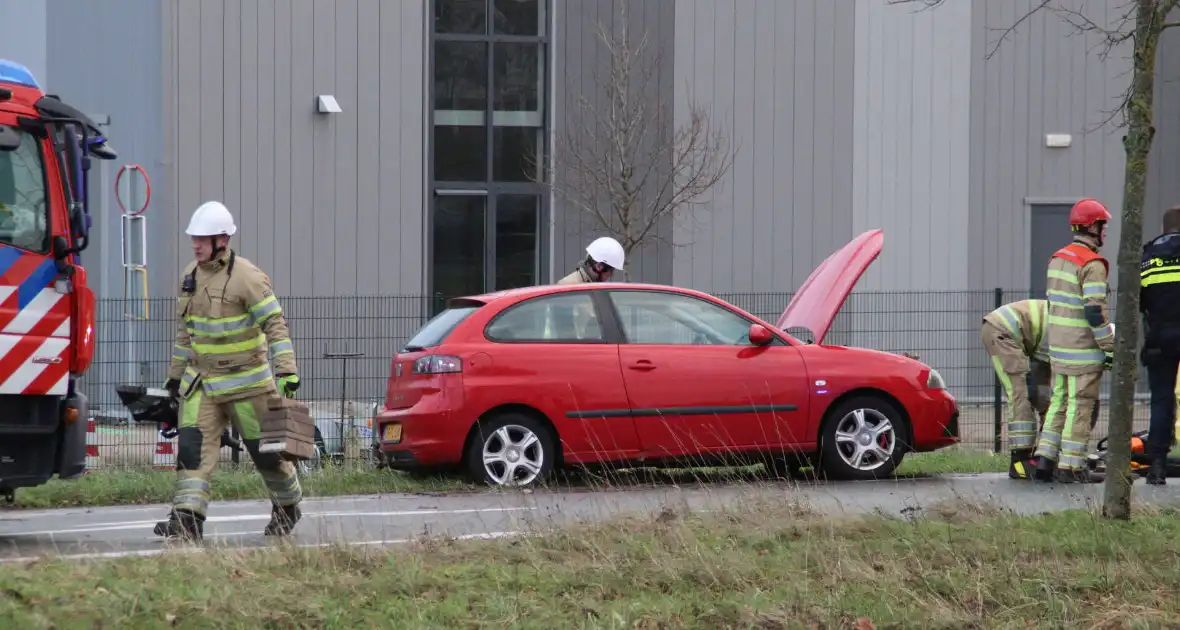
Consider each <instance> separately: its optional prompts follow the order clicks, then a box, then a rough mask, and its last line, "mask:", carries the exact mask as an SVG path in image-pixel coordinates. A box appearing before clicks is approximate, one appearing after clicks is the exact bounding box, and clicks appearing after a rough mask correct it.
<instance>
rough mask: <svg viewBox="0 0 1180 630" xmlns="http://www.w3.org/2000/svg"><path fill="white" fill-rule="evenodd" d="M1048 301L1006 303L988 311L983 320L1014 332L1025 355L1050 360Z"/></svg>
mask: <svg viewBox="0 0 1180 630" xmlns="http://www.w3.org/2000/svg"><path fill="white" fill-rule="evenodd" d="M1047 308H1048V303H1047V302H1046V301H1045V300H1020V301H1019V302H1012V303H1011V304H1005V305H1003V306H1001V307H1000V308H997V309H996V310H994V311H992V312H990V313H988V314H987V315H986V316H984V318H983V320H984V321H986V322H991V323H993V324H995V325H997V326H999V327H1000V328H1002V329H1004V330H1007V331H1008V332H1010V333H1012V339H1014V340H1015V341H1016V343H1018V344H1020V347H1021V348H1023V349H1024V354H1025V356H1027V357H1029V358H1031V359H1034V360H1036V361H1040V362H1042V363H1048V362H1049V345H1048V338H1047V337H1046V336H1045V319H1046V310H1047Z"/></svg>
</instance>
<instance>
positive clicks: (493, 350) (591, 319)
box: [374, 230, 959, 485]
mask: <svg viewBox="0 0 1180 630" xmlns="http://www.w3.org/2000/svg"><path fill="white" fill-rule="evenodd" d="M883 238H884V237H883V235H882V232H881V231H880V230H874V231H870V232H866V233H864V234H862V235H860V236H859V237H857V238H856V239H854V240H853V241H852V242H850V243H849V244H848V245H846V246H845V247H844V248H842V249H841V250H839V251H837V252H836V253H834V254H832V255H831V256H829V257H828V259H827V260H825V261H824V262H823V264H821V265H820V266H819V267H818V268H817V269H816V270H815V271H814V272H812V274H811V276H810V277H809V278H808V279H807V282H805V283H804V284H803V286H802V287H801V288H800V289H799V291H798V293H797V294H796V295H795V298H794V299H793V300H791V303H790V304H789V305H788V306H787V309H786V311H785V312H784V313H783V315H782V317H780V318H779V321H778V325H777V326H772V325H771V324H769V323H767V322H764V321H762V320H760V319H758V318H757V317H754V316H753V315H750V314H749V313H746V312H744V311H742V310H741V309H738V308H737V307H734V306H733V305H731V304H727V303H726V302H724V301H722V300H719V299H717V298H715V297H713V296H710V295H708V294H706V293H702V292H700V291H693V290H689V289H681V288H677V287H670V286H663V285H650V284H631V283H595V284H576V285H546V286H536V287H528V288H523V289H513V290H509V291H500V292H496V293H489V294H487V295H480V296H474V297H464V298H457V299H454V300H451V301H450V303H449V307H448V308H447V309H446V310H445V311H443V312H441V313H439V314H438V315H436V316H435V317H434V318H432V319H431V320H430V321H429V322H427V323H426V325H424V326H423V327H422V329H421V330H419V331H418V333H417V334H415V335H414V337H413V338H412V339H410V340H409V342H407V344H406V346H405V348H404V349H403V350H402V351H401V352H400V353H398V354H397V355H396V356H394V357H393V362H392V366H391V372H390V376H389V381H388V385H387V391H386V399H385V408H384V409H383V410H381V411H380V412H379V413H378V414H377V416H376V418H375V422H374V425H375V427H376V429H377V431H378V433H377V435H376V436H375V437H376V439H378V440H379V444H380V449H381V451H382V453H383V459H385V460H386V462H387V464H388V465H389V466H390V467H391V468H394V469H403V470H410V469H418V470H421V469H433V468H440V467H447V468H450V467H456V466H458V467H462V468H464V469H466V471H467V472H468V473H469V474H470V475H472V476H473V477H475V478H476V479H477V480H482V481H484V482H485V483H489V484H493V485H529V484H533V483H536V482H540V481H543V480H544V479H546V478H547V477H548V476H549V475H550V474H551V473H552V472H553V471H554V470H555V469H557V468H561V467H564V466H571V465H581V466H585V465H597V464H618V465H621V467H626V466H635V465H642V466H669V465H671V466H701V465H707V464H708V465H713V464H719V463H727V462H734V461H735V460H740V461H742V462H743V463H751V459H754V460H758V461H763V462H768V463H770V462H777V461H784V460H785V461H788V462H789V464H788V465H789V466H793V467H802V466H806V465H818V466H819V467H820V468H821V469H822V470H823V471H824V473H825V474H826V475H827V476H829V477H836V478H845V479H872V478H876V477H880V476H885V475H888V474H890V473H891V472H892V471H893V470H894V468H896V467H897V465H898V464H900V463H901V460H902V458H903V457H904V456H905V454H906V453H907V452H922V451H931V450H935V449H939V448H944V447H946V446H950V445H952V444H955V443H957V442H958V441H959V440H958V408H957V406H956V404H955V400H954V398H953V397H952V396H951V395H950V393H948V392H947V390H946V388H945V384H944V382H943V380H942V377H941V376H940V375H939V374H938V372H937V371H935V370H934V369H932V368H931V367H929V366H927V365H924V364H922V363H920V362H918V361H916V360H913V359H910V358H907V357H904V356H900V355H896V354H890V353H886V352H879V351H876V350H867V349H861V348H849V347H840V346H826V345H820V344H822V341H823V338H824V336H825V334H826V333H827V331H828V329H829V327H830V325H831V323H832V320H833V318H835V316H836V313H837V312H838V311H839V309H840V307H841V305H842V304H843V303H844V301H845V299H846V298H847V296H848V294H849V293H850V292H851V291H852V288H853V286H854V285H855V284H856V282H857V281H858V280H859V278H860V276H861V274H863V273H864V271H865V269H866V268H868V266H869V265H870V264H871V263H872V262H873V260H875V259H876V258H877V256H878V255H879V254H880V253H881V247H882V242H883ZM796 327H798V328H803V329H806V330H809V331H811V333H812V334H813V335H814V338H815V344H811V343H804V342H803V341H800V340H799V339H797V338H796V337H794V336H792V335H789V334H787V333H786V332H784V331H785V330H787V329H790V328H796Z"/></svg>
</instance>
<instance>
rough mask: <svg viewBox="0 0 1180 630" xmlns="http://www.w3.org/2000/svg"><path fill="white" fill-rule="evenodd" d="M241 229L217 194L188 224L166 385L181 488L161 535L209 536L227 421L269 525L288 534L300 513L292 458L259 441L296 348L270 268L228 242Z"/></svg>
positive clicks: (288, 392)
mask: <svg viewBox="0 0 1180 630" xmlns="http://www.w3.org/2000/svg"><path fill="white" fill-rule="evenodd" d="M236 231H237V226H235V225H234V220H233V216H232V215H231V214H230V212H229V210H228V209H226V207H225V206H224V205H222V204H221V203H219V202H216V201H210V202H207V203H204V204H202V205H201V206H200V207H199V208H197V210H196V211H195V212H194V213H193V216H192V219H191V221H190V222H189V225H188V229H187V230H185V232H186V233H187V234H188V235H189V236H190V237H192V244H193V254H194V256H195V260H194V261H193V262H192V263H189V265H188V266H187V267H186V268H185V270H184V274H183V275H182V278H181V285H180V294H179V297H178V300H177V313H176V314H177V331H176V345H175V348H174V350H173V356H172V363H171V365H170V367H169V370H168V382H167V384H166V385H165V387H166V388H167V389H168V390H169V391H170V392H171V393H173V395H176V396H179V398H180V399H181V401H182V402H181V407H180V422H179V440H178V441H179V445H178V449H177V451H178V452H177V458H176V459H177V463H176V475H177V481H176V495H175V498H174V499H173V501H172V513H171V515H170V516H169V519H168V520H167V521H164V522H161V523H157V525H156V528H155V533H156V534H157V535H160V536H167V537H169V538H183V539H201V538H202V537H203V536H204V522H205V516H206V511H207V510H208V507H209V491H210V488H209V483H210V478H211V477H212V475H213V470H214V468H215V467H216V465H217V459H218V454H219V450H220V448H221V435H222V433H223V432H224V431H225V429H226V428H227V427H228V426H229V425H230V424H233V425H235V426H236V427H237V430H238V433H239V434H240V435H241V436H242V441H243V442H244V443H245V446H246V450H247V451H248V452H249V453H250V457H251V459H253V460H254V465H255V466H256V467H257V468H258V472H259V473H261V475H262V478H263V480H264V481H265V482H266V487H267V490H268V491H269V493H270V496H271V503H272V509H271V519H270V522H269V523H268V524H267V525H266V528H265V529H264V532H263V533H264V534H266V535H268V536H274V535H278V536H282V535H286V534H288V533H290V531H291V529H292V528H293V527H294V526H295V523H296V522H297V521H298V520H299V518H300V510H299V502H300V501H301V500H302V498H303V492H302V490H301V488H300V487H299V478H298V477H297V476H296V474H295V467H294V466H293V465H292V464H291V463H290V462H288V461H286V460H284V459H282V458H281V457H280V456H279V455H277V454H271V453H260V452H259V451H258V442H259V436H260V432H261V429H260V423H259V419H260V418H261V416H262V414H263V413H265V411H266V408H267V407H266V401H267V399H268V398H271V397H273V396H274V395H275V394H276V393H277V390H278V389H281V390H282V393H283V395H285V396H293V395H294V392H295V390H296V389H298V387H299V377H298V370H297V367H296V363H295V349H294V346H293V345H292V343H291V338H290V335H289V334H288V330H287V323H286V320H285V318H284V317H283V311H282V308H281V307H280V305H279V301H278V299H277V298H276V297H275V295H274V292H273V289H272V287H271V283H270V278H269V277H268V276H267V275H266V274H265V273H263V272H262V270H260V269H259V268H258V267H257V266H255V265H254V264H253V263H251V262H250V261H248V260H246V259H245V258H242V257H241V256H238V255H237V254H236V253H235V252H234V251H233V250H232V249H229V240H230V237H231V236H233V235H234V233H235V232H236ZM270 359H273V361H274V365H275V367H274V372H273V373H272V372H271V366H270ZM276 378H277V380H278V387H276V384H275V381H276Z"/></svg>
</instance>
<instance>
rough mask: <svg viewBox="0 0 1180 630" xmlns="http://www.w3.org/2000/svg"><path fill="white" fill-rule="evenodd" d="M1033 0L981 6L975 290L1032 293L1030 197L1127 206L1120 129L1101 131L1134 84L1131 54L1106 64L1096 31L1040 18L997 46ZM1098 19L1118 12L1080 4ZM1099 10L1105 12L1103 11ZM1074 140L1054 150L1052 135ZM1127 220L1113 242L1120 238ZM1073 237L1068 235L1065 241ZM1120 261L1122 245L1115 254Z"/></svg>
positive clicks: (976, 24)
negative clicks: (1128, 86) (1049, 139)
mask: <svg viewBox="0 0 1180 630" xmlns="http://www.w3.org/2000/svg"><path fill="white" fill-rule="evenodd" d="M1035 4H1036V3H1035V2H1032V0H976V1H975V2H974V3H973V7H972V18H973V24H972V38H971V39H972V53H971V59H972V63H973V68H972V123H973V124H972V133H971V153H972V155H971V195H970V198H971V229H970V243H971V244H970V247H969V249H968V253H969V258H970V260H971V267H970V274H969V275H970V284H971V286H972V287H974V288H978V289H989V288H992V287H995V286H1004V287H1008V288H1014V289H1026V288H1027V287H1028V286H1029V283H1030V274H1031V273H1032V271H1030V270H1031V266H1032V265H1033V263H1034V262H1035V263H1036V264H1037V265H1040V264H1041V263H1040V261H1030V259H1029V258H1030V253H1029V252H1030V238H1031V235H1030V232H1029V228H1030V212H1031V210H1030V207H1029V206H1028V205H1027V203H1026V200H1034V201H1035V200H1061V199H1066V200H1068V199H1076V198H1079V197H1083V196H1092V197H1098V198H1100V199H1102V200H1103V201H1104V202H1106V203H1107V204H1108V205H1109V206H1110V207H1111V208H1115V209H1117V208H1120V207H1121V206H1122V198H1123V195H1122V186H1123V163H1124V160H1123V147H1122V141H1121V136H1122V133H1121V131H1120V130H1118V129H1116V128H1114V127H1113V126H1112V125H1106V126H1105V127H1102V128H1097V127H1098V126H1099V125H1101V124H1102V123H1103V121H1104V120H1105V119H1106V118H1108V117H1109V113H1108V112H1109V110H1111V109H1112V108H1114V107H1117V106H1118V104H1119V99H1120V97H1121V95H1122V91H1123V89H1125V87H1126V82H1127V80H1128V76H1129V75H1128V74H1127V73H1128V69H1129V65H1128V60H1127V57H1126V54H1125V51H1123V50H1119V51H1115V52H1113V53H1112V54H1111V55H1110V56H1109V57H1107V58H1106V59H1105V60H1102V59H1100V58H1099V55H1098V52H1099V48H1100V46H1099V45H1100V44H1101V42H1100V41H1099V37H1098V36H1096V35H1082V34H1079V33H1078V32H1077V31H1076V30H1075V29H1074V28H1073V27H1071V26H1070V25H1068V24H1066V23H1064V22H1063V21H1062V20H1061V19H1059V18H1058V17H1056V16H1054V15H1052V14H1050V13H1048V12H1040V13H1038V14H1036V15H1034V16H1033V17H1031V18H1029V19H1028V20H1026V21H1025V22H1024V23H1023V24H1022V25H1021V26H1020V27H1019V28H1018V29H1016V31H1015V32H1013V33H1012V34H1010V35H1009V36H1008V38H1007V40H1006V41H1004V42H1003V43H1002V44H1001V45H1000V46H999V47H998V49H997V50H996V52H995V55H994V56H992V57H991V58H990V59H985V57H986V55H987V54H988V53H989V52H990V51H992V49H993V48H995V43H996V41H997V38H998V37H999V35H1000V32H1002V30H1001V31H998V30H996V29H1006V28H1008V27H1009V26H1011V25H1013V24H1015V23H1016V22H1017V21H1018V20H1020V19H1021V18H1022V17H1023V16H1024V15H1026V14H1027V13H1028V12H1029V10H1031V9H1032V8H1033V6H1034V5H1035ZM1070 4H1071V5H1072V6H1074V7H1075V8H1078V9H1081V10H1083V11H1084V12H1085V13H1086V14H1087V15H1088V16H1090V19H1093V20H1095V21H1100V22H1107V23H1113V20H1114V19H1115V18H1116V17H1117V15H1119V9H1118V7H1110V8H1106V9H1105V10H1104V9H1103V8H1102V7H1101V6H1100V5H1099V4H1096V3H1082V2H1080V0H1078V1H1074V2H1071V3H1070ZM1096 7H1097V8H1096ZM1050 133H1069V134H1073V143H1072V146H1070V147H1068V148H1064V149H1058V148H1047V147H1045V135H1046V134H1050ZM1118 231H1119V230H1118V221H1115V222H1114V223H1112V225H1111V229H1110V231H1109V235H1108V239H1109V242H1111V243H1117V242H1118ZM1068 238H1069V235H1068V233H1066V234H1063V235H1062V241H1063V242H1065V241H1067V240H1068ZM1108 254H1109V255H1110V256H1111V258H1113V257H1114V251H1113V249H1112V250H1111V251H1108Z"/></svg>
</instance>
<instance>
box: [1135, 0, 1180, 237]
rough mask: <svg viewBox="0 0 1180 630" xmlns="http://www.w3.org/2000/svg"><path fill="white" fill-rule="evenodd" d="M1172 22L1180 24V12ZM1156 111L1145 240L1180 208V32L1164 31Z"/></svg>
mask: <svg viewBox="0 0 1180 630" xmlns="http://www.w3.org/2000/svg"><path fill="white" fill-rule="evenodd" d="M1171 20H1180V9H1177V10H1176V11H1175V12H1174V13H1173V15H1172V17H1171ZM1155 107H1156V114H1155V120H1156V123H1155V141H1154V143H1153V145H1152V151H1151V158H1150V168H1151V175H1150V177H1148V180H1147V181H1148V187H1147V208H1146V212H1145V213H1144V216H1143V237H1144V239H1145V240H1146V239H1150V238H1151V237H1153V236H1155V235H1156V234H1158V233H1159V232H1160V230H1161V225H1160V221H1162V220H1163V211H1164V210H1165V209H1167V208H1171V207H1173V206H1180V28H1173V29H1169V30H1167V31H1165V32H1164V34H1163V37H1162V38H1161V40H1160V49H1159V60H1158V61H1157V66H1156V81H1155Z"/></svg>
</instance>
